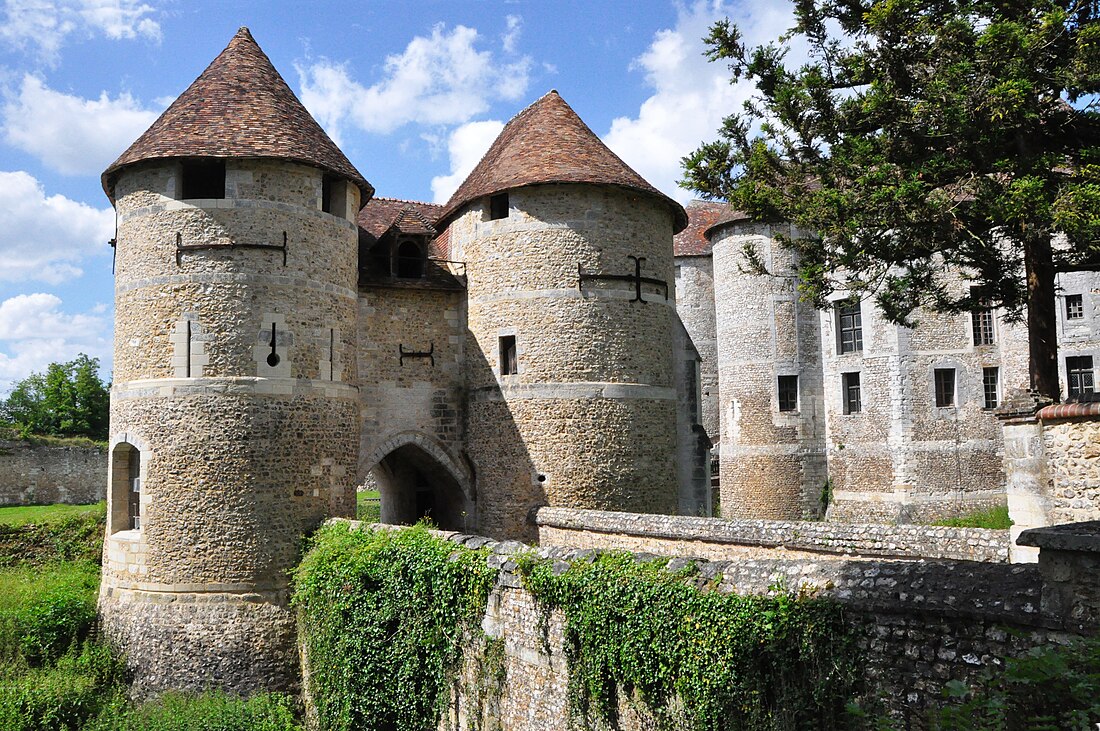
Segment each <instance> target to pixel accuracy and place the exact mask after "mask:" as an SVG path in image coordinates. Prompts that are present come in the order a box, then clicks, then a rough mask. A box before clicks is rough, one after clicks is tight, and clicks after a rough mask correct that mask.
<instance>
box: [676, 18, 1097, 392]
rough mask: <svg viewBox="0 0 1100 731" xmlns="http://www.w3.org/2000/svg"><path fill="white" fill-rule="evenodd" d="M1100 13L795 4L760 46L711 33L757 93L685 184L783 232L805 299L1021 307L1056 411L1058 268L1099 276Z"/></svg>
mask: <svg viewBox="0 0 1100 731" xmlns="http://www.w3.org/2000/svg"><path fill="white" fill-rule="evenodd" d="M1098 21H1100V3H1098V2H1097V1H1096V0H1026V1H1025V0H796V2H795V26H794V27H793V28H792V30H791V31H790V32H789V33H788V34H786V35H784V36H783V37H781V38H780V39H778V40H777V41H775V42H772V43H769V44H767V45H764V46H761V47H755V48H754V47H749V46H748V45H747V44H746V43H745V42H744V39H743V37H742V35H741V33H740V31H739V30H738V28H737V27H735V26H734V25H732V24H731V23H730V22H729V21H728V20H725V21H721V22H719V23H716V24H715V25H714V26H713V27H712V28H711V32H710V34H709V36H708V37H707V38H706V39H705V41H706V42H707V44H708V47H709V50H708V52H707V55H708V57H709V58H710V59H711V60H713V61H724V62H727V63H728V64H729V68H730V70H731V73H732V80H733V81H735V82H736V81H740V80H743V79H744V80H748V81H749V82H751V83H753V84H754V85H755V93H754V95H753V97H752V98H751V99H750V100H749V101H748V102H746V104H745V107H744V109H743V110H741V111H740V112H738V113H735V114H733V115H731V116H729V117H727V118H726V120H725V121H724V123H723V126H722V128H721V129H720V130H719V132H718V139H717V140H716V141H714V142H710V143H707V144H704V145H703V146H701V147H700V148H699V149H698V150H696V151H695V152H694V153H693V154H691V155H690V156H688V157H686V158H685V159H684V165H685V171H686V174H685V180H684V183H683V184H684V185H685V186H687V187H690V188H693V189H695V190H697V191H700V192H702V193H703V194H705V195H708V196H711V197H717V198H724V199H728V200H729V201H730V203H731V205H732V206H733V207H734V208H737V209H741V210H744V211H746V212H748V213H750V214H752V215H753V216H754V217H756V218H758V219H762V220H772V221H790V222H791V223H793V224H795V226H796V227H795V228H794V229H792V230H793V231H795V232H802V233H795V234H793V235H790V236H787V237H785V238H784V239H783V240H784V242H785V243H787V244H789V245H790V246H793V247H794V248H795V249H796V250H797V252H798V253H799V255H800V262H801V264H800V277H801V291H802V292H803V294H804V296H805V297H806V298H807V299H809V300H810V301H812V302H814V303H815V304H817V305H818V306H823V305H824V304H825V303H826V302H827V301H828V298H829V295H830V294H831V293H832V292H833V291H835V290H838V289H842V290H847V291H849V292H851V293H852V294H853V295H856V296H860V297H873V298H874V299H875V301H876V302H877V304H878V305H879V306H880V307H881V309H882V311H883V312H884V314H885V315H886V317H887V318H888V319H889V320H891V321H892V322H896V323H901V324H911V322H912V315H913V311H914V310H915V309H916V308H918V307H922V306H925V307H931V308H933V309H936V310H938V311H944V312H965V311H967V310H971V309H974V308H976V307H988V306H1001V307H1004V308H1005V311H1006V313H1007V314H1008V315H1009V316H1010V317H1015V318H1022V317H1024V316H1025V313H1026V318H1027V323H1028V327H1029V335H1030V356H1031V381H1032V387H1033V388H1034V389H1035V390H1037V391H1038V392H1039V393H1040V394H1041V395H1042V396H1045V397H1048V398H1051V399H1054V400H1057V399H1058V395H1059V394H1058V371H1057V338H1056V322H1057V321H1056V311H1055V274H1056V273H1057V272H1059V271H1071V270H1075V269H1085V268H1088V269H1091V268H1096V267H1097V266H1098V265H1100V99H1098V96H1097V94H1098V92H1100V22H1098ZM805 52H808V54H807V55H808V58H807V60H806V61H805V62H804V63H802V64H800V65H797V66H796V65H795V64H794V63H792V62H791V59H792V58H793V57H794V55H795V54H796V53H797V54H802V53H805ZM746 254H747V255H748V256H749V260H750V263H752V264H753V266H754V267H757V268H761V269H762V268H763V264H764V263H763V262H761V261H760V260H759V259H758V258H757V259H753V252H752V250H751V248H750V249H748V250H747V251H746ZM953 271H955V272H957V271H961V272H962V273H963V276H964V278H967V279H969V280H970V284H971V285H972V287H961V288H960V287H958V286H953V282H952V276H953V275H952V272H953Z"/></svg>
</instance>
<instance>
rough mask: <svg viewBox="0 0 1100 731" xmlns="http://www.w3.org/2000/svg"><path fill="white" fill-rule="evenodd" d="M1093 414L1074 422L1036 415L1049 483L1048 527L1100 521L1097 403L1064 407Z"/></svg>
mask: <svg viewBox="0 0 1100 731" xmlns="http://www.w3.org/2000/svg"><path fill="white" fill-rule="evenodd" d="M1075 407H1076V408H1078V409H1080V410H1082V411H1085V410H1087V411H1092V412H1094V413H1093V414H1092V415H1091V416H1086V417H1082V418H1076V419H1058V418H1044V417H1043V414H1044V413H1045V412H1046V410H1044V411H1042V412H1040V418H1042V419H1043V422H1042V439H1043V448H1044V452H1045V455H1046V463H1047V464H1046V468H1047V476H1048V479H1049V480H1050V483H1049V495H1048V501H1049V510H1050V513H1049V516H1048V519H1047V520H1048V524H1049V525H1057V524H1059V523H1078V522H1082V521H1087V520H1100V404H1079V405H1067V406H1064V407H1053V408H1054V409H1058V408H1062V409H1069V408H1075Z"/></svg>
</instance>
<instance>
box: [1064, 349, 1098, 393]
mask: <svg viewBox="0 0 1100 731" xmlns="http://www.w3.org/2000/svg"><path fill="white" fill-rule="evenodd" d="M1066 380H1067V381H1068V382H1069V397H1070V398H1072V399H1088V398H1090V396H1089V394H1092V393H1094V392H1095V387H1094V381H1093V375H1092V356H1091V355H1076V356H1072V357H1069V358H1066Z"/></svg>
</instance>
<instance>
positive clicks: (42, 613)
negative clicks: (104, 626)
mask: <svg viewBox="0 0 1100 731" xmlns="http://www.w3.org/2000/svg"><path fill="white" fill-rule="evenodd" d="M98 586H99V569H98V567H96V566H94V565H92V564H88V563H69V564H58V565H54V566H50V567H45V568H36V567H21V568H13V569H0V662H8V663H12V662H16V661H20V662H23V663H25V664H28V665H33V666H39V665H43V664H46V663H49V662H52V661H54V660H56V659H58V658H59V657H61V656H62V655H63V654H64V653H65V652H66V651H67V650H68V649H69V647H70V646H72V645H74V644H77V643H79V642H80V641H81V640H83V639H84V638H85V637H86V635H87V634H88V631H89V630H90V629H91V627H92V625H93V624H94V622H95V618H96V609H95V601H96V590H97V588H98Z"/></svg>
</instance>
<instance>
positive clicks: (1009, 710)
mask: <svg viewBox="0 0 1100 731" xmlns="http://www.w3.org/2000/svg"><path fill="white" fill-rule="evenodd" d="M945 694H946V695H947V696H948V697H949V698H950V699H951V702H949V703H948V705H947V706H946V707H944V708H943V709H942V710H941V711H940V712H938V713H936V714H933V723H932V728H933V729H937V730H938V731H1055V730H1057V731H1095V729H1096V724H1097V723H1098V721H1097V719H1098V718H1100V638H1098V637H1091V638H1088V639H1085V640H1079V641H1076V642H1074V643H1073V644H1071V645H1067V646H1058V645H1048V646H1042V647H1036V648H1034V649H1032V650H1031V652H1029V653H1028V654H1027V655H1025V656H1023V657H1020V658H1014V659H1009V660H1007V661H1006V662H1005V667H1004V670H1003V671H998V672H987V673H986V674H985V675H984V677H983V678H982V679H981V680H980V681H979V682H978V683H977V684H976V685H975V687H973V688H968V687H967V686H966V685H964V684H963V683H960V682H959V681H957V680H956V681H950V682H948V683H947V687H946V692H945Z"/></svg>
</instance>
